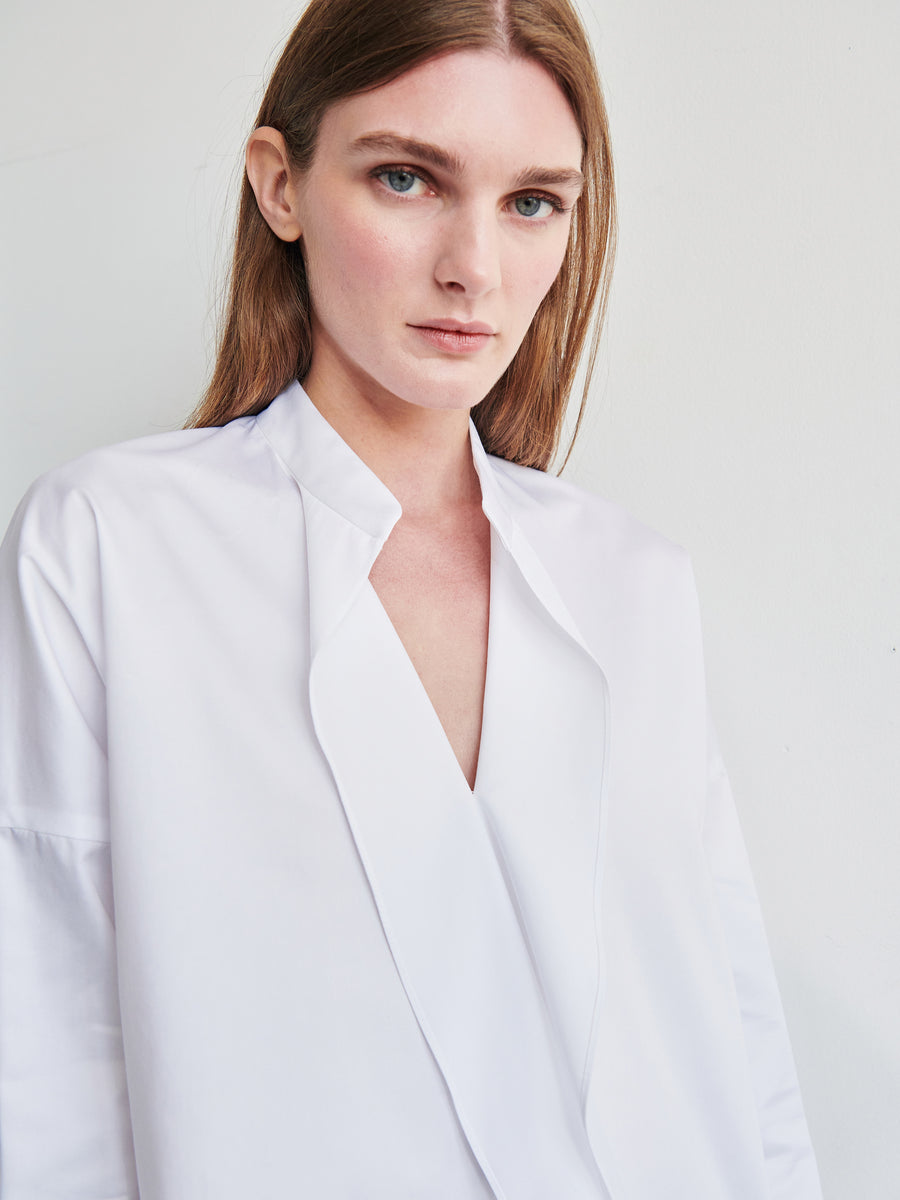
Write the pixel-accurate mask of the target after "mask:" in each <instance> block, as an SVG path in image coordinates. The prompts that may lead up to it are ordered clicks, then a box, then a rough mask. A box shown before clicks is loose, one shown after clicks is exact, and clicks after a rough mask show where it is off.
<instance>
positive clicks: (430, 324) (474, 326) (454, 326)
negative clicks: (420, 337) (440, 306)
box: [413, 317, 494, 335]
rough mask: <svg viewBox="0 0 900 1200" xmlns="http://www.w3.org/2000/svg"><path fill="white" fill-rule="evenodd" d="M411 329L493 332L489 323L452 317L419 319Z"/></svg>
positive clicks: (448, 331)
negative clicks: (459, 319)
mask: <svg viewBox="0 0 900 1200" xmlns="http://www.w3.org/2000/svg"><path fill="white" fill-rule="evenodd" d="M413 329H443V330H445V331H446V332H447V333H484V334H488V335H492V334H493V332H494V331H493V329H492V328H491V327H490V325H485V324H484V322H483V321H455V320H454V319H453V318H452V317H449V318H440V319H436V320H434V321H420V322H417V323H416V324H414V325H413Z"/></svg>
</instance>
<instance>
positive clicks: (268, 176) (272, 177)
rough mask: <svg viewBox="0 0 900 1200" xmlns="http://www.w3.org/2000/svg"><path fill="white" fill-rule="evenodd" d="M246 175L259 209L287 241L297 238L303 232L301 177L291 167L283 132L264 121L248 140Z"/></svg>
mask: <svg viewBox="0 0 900 1200" xmlns="http://www.w3.org/2000/svg"><path fill="white" fill-rule="evenodd" d="M246 162H247V178H248V179H249V180H250V186H251V187H252V188H253V194H254V195H255V196H256V203H257V204H258V205H259V211H260V212H261V213H262V215H263V216H264V217H265V219H266V222H267V223H268V225H269V227H270V229H271V230H272V232H273V233H275V234H277V235H278V237H280V238H281V240H282V241H284V242H296V241H297V239H298V238H299V237H300V234H301V233H302V232H303V230H302V229H301V226H300V214H299V194H300V188H299V180H298V179H297V178H296V172H295V171H294V169H293V168H292V167H291V162H290V158H289V156H288V152H287V145H286V143H285V140H284V136H283V135H282V134H280V133H279V132H278V130H277V129H271V128H269V126H267V125H264V126H262V127H261V128H260V129H254V131H253V132H252V133H251V134H250V139H249V141H248V142H247V157H246Z"/></svg>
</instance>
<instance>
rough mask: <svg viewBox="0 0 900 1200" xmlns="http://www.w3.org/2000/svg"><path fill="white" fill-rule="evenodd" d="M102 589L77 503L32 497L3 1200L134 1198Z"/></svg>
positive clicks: (18, 635) (9, 772) (9, 733)
mask: <svg viewBox="0 0 900 1200" xmlns="http://www.w3.org/2000/svg"><path fill="white" fill-rule="evenodd" d="M98 578H99V572H98V554H97V538H96V525H95V522H94V518H93V513H92V512H91V510H90V505H89V503H88V501H87V500H86V499H85V497H84V496H83V495H80V494H78V493H77V492H71V491H66V490H64V489H61V488H59V487H58V486H57V485H55V484H54V483H52V482H47V481H45V482H44V483H42V484H40V485H38V487H37V489H36V491H35V492H34V493H33V494H32V496H31V497H30V498H29V499H27V500H26V501H25V502H23V505H22V506H21V508H20V510H19V512H18V513H17V514H16V516H15V518H14V520H13V523H12V525H11V527H10V530H9V532H8V534H7V537H6V539H5V541H4V543H3V546H2V549H0V1152H2V1176H0V1178H2V1184H0V1197H2V1200H34V1198H35V1197H38V1196H40V1197H46V1198H47V1200H50V1198H54V1200H101V1198H102V1200H131V1198H133V1197H136V1196H137V1186H136V1183H135V1176H134V1163H133V1151H132V1148H131V1135H130V1127H129V1121H128V1103H127V1093H126V1088H125V1075H124V1066H123V1060H122V1035H121V1027H120V1022H119V1012H118V994H117V984H116V956H115V927H114V916H113V904H112V884H111V878H110V856H109V844H108V820H107V815H106V806H107V798H106V752H105V705H104V688H103V682H102V677H101V668H102V637H101V605H100V595H99V585H98Z"/></svg>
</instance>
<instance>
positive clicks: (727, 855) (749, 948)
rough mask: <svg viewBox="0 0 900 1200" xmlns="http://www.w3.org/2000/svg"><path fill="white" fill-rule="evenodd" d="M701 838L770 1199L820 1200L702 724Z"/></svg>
mask: <svg viewBox="0 0 900 1200" xmlns="http://www.w3.org/2000/svg"><path fill="white" fill-rule="evenodd" d="M709 740H710V755H709V784H708V793H707V805H706V815H705V821H704V830H703V834H704V844H705V849H706V853H707V858H708V861H709V865H710V870H711V872H712V876H713V880H714V883H715V887H716V893H717V897H718V903H719V912H720V915H721V919H722V923H723V926H724V929H725V935H726V939H727V943H728V952H729V957H730V960H731V969H732V974H733V976H734V983H735V989H736V992H737V998H738V1002H739V1005H740V1010H741V1020H742V1022H743V1028H744V1040H745V1045H746V1051H747V1058H748V1062H749V1068H750V1075H751V1078H752V1081H753V1087H754V1092H755V1097H756V1104H757V1109H758V1112H759V1122H760V1133H761V1135H762V1140H763V1146H764V1150H765V1161H766V1170H767V1174H768V1180H769V1188H770V1194H771V1198H772V1200H821V1196H822V1191H821V1186H820V1183H819V1176H818V1171H817V1168H816V1161H815V1157H814V1155H813V1150H812V1146H811V1144H810V1140H809V1133H808V1130H807V1127H806V1118H805V1116H804V1113H803V1104H802V1101H801V1098H800V1089H799V1085H798V1082H797V1075H796V1071H795V1068H794V1060H793V1055H792V1053H791V1047H790V1042H789V1040H788V1034H787V1029H786V1026H785V1020H784V1013H783V1011H782V1007H781V1000H780V997H779V994H778V986H777V983H776V980H775V973H774V969H773V966H772V960H771V956H770V954H769V947H768V943H767V940H766V935H765V930H764V928H763V924H762V917H761V913H760V907H759V901H758V899H757V896H756V890H755V888H754V884H753V879H752V876H751V873H750V865H749V862H748V859H747V854H746V850H745V848H744V842H743V837H742V835H741V830H740V826H739V824H738V817H737V812H736V809H735V805H734V800H733V798H732V794H731V788H730V785H729V782H728V777H727V775H726V772H725V767H724V764H723V762H722V758H721V755H720V754H719V751H718V748H717V746H716V743H715V735H714V733H713V732H712V730H710V735H709Z"/></svg>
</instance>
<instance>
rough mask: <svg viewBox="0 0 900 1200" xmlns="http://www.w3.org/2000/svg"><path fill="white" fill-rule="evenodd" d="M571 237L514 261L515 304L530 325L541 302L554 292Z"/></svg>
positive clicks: (523, 318) (512, 293)
mask: <svg viewBox="0 0 900 1200" xmlns="http://www.w3.org/2000/svg"><path fill="white" fill-rule="evenodd" d="M567 240H568V239H566V240H563V241H562V242H561V244H557V245H554V246H552V247H547V248H546V249H545V250H544V252H543V253H541V254H539V255H535V256H534V257H532V258H528V257H527V256H525V255H521V256H520V257H519V258H518V260H515V259H514V260H513V266H512V269H513V270H514V271H515V278H514V279H513V280H511V284H512V286H511V287H510V289H509V291H510V293H511V295H512V296H513V297H514V303H516V306H517V308H518V310H519V313H520V314H521V319H522V320H523V321H524V322H525V324H526V325H527V324H529V323H530V322H531V319H532V317H533V316H534V314H535V313H536V312H537V310H538V308H539V307H540V304H541V301H542V300H543V299H544V297H545V296H546V295H547V293H548V292H549V291H550V288H551V287H552V286H553V281H554V280H555V279H556V277H557V275H558V274H559V271H560V267H561V266H562V264H563V259H564V257H565V252H566V244H567Z"/></svg>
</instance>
